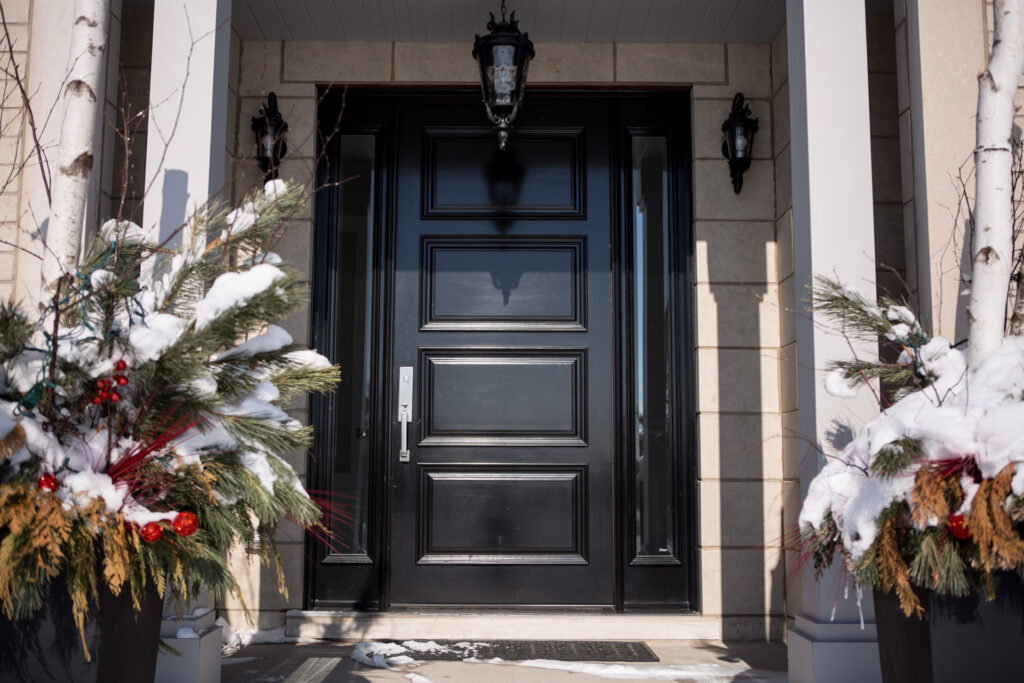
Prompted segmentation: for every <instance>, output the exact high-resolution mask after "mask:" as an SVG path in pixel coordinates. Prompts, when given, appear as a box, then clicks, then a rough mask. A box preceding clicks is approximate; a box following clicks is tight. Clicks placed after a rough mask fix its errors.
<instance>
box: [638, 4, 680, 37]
mask: <svg viewBox="0 0 1024 683" xmlns="http://www.w3.org/2000/svg"><path fill="white" fill-rule="evenodd" d="M685 4H688V3H685V2H680V1H679V0H654V2H652V3H651V10H650V11H649V12H648V13H647V20H646V21H644V28H643V30H642V31H641V33H640V39H641V40H643V41H645V42H651V43H665V42H668V35H669V31H670V30H671V29H672V24H673V23H674V22H675V19H676V15H677V14H679V10H680V8H681V7H682V6H683V5H685Z"/></svg>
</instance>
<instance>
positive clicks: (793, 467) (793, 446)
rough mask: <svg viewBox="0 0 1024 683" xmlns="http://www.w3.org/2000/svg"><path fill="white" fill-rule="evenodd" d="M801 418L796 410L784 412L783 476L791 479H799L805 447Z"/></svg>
mask: <svg viewBox="0 0 1024 683" xmlns="http://www.w3.org/2000/svg"><path fill="white" fill-rule="evenodd" d="M799 418H800V414H799V413H798V412H796V411H792V412H788V413H783V414H782V476H783V477H784V478H785V479H789V480H796V479H799V477H800V461H801V459H802V458H803V452H804V449H805V442H804V440H803V437H802V436H801V434H800V422H799Z"/></svg>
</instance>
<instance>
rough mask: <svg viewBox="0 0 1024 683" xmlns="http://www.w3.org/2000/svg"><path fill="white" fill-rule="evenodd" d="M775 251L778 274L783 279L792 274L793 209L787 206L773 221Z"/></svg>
mask: <svg viewBox="0 0 1024 683" xmlns="http://www.w3.org/2000/svg"><path fill="white" fill-rule="evenodd" d="M775 253H776V254H777V256H778V264H779V265H778V276H779V279H780V280H784V279H786V278H787V277H789V276H790V275H792V274H793V210H792V209H789V208H787V209H786V212H785V213H784V214H782V216H781V217H779V219H778V220H777V221H775Z"/></svg>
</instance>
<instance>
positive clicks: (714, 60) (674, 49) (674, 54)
mask: <svg viewBox="0 0 1024 683" xmlns="http://www.w3.org/2000/svg"><path fill="white" fill-rule="evenodd" d="M615 60H616V61H615V81H616V82H618V83H679V84H686V83H725V78H726V73H725V46H724V45H718V44H711V43H699V44H697V43H618V44H617V45H616V46H615ZM695 95H696V93H695Z"/></svg>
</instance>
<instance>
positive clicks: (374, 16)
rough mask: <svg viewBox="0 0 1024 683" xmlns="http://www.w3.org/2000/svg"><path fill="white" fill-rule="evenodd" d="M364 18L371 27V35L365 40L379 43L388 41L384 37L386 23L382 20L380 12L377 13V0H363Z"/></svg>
mask: <svg viewBox="0 0 1024 683" xmlns="http://www.w3.org/2000/svg"><path fill="white" fill-rule="evenodd" d="M361 4H362V6H363V16H365V17H366V23H367V25H368V26H369V27H370V35H369V36H367V37H366V38H365V40H368V41H369V42H379V41H383V40H387V38H386V36H385V35H384V23H383V22H382V21H381V20H380V12H378V11H377V2H376V0H363V1H362V3H361Z"/></svg>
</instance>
